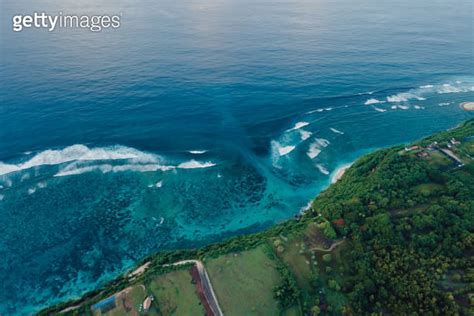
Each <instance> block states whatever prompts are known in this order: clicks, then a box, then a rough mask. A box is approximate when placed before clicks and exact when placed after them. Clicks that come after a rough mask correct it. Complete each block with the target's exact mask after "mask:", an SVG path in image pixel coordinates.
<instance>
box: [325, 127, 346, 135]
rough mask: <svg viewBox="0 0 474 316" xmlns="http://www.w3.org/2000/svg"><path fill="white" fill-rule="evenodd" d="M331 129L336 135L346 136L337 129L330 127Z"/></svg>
mask: <svg viewBox="0 0 474 316" xmlns="http://www.w3.org/2000/svg"><path fill="white" fill-rule="evenodd" d="M329 129H330V130H331V131H333V132H334V133H336V134H340V135H344V132H342V131H340V130H337V129H335V128H333V127H330V128H329Z"/></svg>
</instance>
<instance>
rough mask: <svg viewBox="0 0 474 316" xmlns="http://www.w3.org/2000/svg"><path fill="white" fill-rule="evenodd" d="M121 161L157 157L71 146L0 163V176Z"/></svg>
mask: <svg viewBox="0 0 474 316" xmlns="http://www.w3.org/2000/svg"><path fill="white" fill-rule="evenodd" d="M123 159H131V160H133V161H134V162H142V163H143V162H156V161H157V156H156V155H152V154H147V153H144V152H141V151H139V150H136V149H133V148H128V147H123V146H114V147H106V148H89V147H87V146H85V145H72V146H69V147H65V148H64V149H59V150H51V149H48V150H45V151H42V152H40V153H38V154H36V155H35V156H34V157H32V158H31V159H29V160H27V161H25V162H23V163H19V164H5V163H2V162H0V175H4V174H7V173H11V172H15V171H21V170H26V169H29V168H33V167H39V166H44V165H59V164H63V163H66V162H71V161H93V160H123Z"/></svg>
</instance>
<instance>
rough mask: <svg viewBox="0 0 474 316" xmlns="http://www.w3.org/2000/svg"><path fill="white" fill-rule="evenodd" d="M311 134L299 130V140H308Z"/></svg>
mask: <svg viewBox="0 0 474 316" xmlns="http://www.w3.org/2000/svg"><path fill="white" fill-rule="evenodd" d="M312 134H313V133H311V132H308V131H305V130H302V129H301V130H300V135H301V140H307V139H308V138H310V137H311V135H312Z"/></svg>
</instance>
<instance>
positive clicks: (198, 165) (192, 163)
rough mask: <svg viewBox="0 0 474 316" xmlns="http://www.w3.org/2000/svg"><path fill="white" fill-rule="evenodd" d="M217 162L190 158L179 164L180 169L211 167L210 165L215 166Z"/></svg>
mask: <svg viewBox="0 0 474 316" xmlns="http://www.w3.org/2000/svg"><path fill="white" fill-rule="evenodd" d="M215 165H216V164H215V163H213V162H211V161H208V162H199V161H196V160H190V161H186V162H183V163H180V164H179V165H178V168H180V169H196V168H209V167H214V166H215Z"/></svg>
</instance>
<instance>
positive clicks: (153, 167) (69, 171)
mask: <svg viewBox="0 0 474 316" xmlns="http://www.w3.org/2000/svg"><path fill="white" fill-rule="evenodd" d="M175 168H176V167H174V166H162V165H159V164H144V165H133V164H126V165H119V166H112V165H110V164H101V165H93V166H86V167H76V166H75V165H73V166H72V167H71V166H68V167H66V168H63V169H62V170H60V171H59V172H58V173H56V174H55V175H54V176H55V177H64V176H73V175H80V174H83V173H86V172H92V171H100V172H102V173H109V172H124V171H137V172H154V171H168V170H173V169H175Z"/></svg>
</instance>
